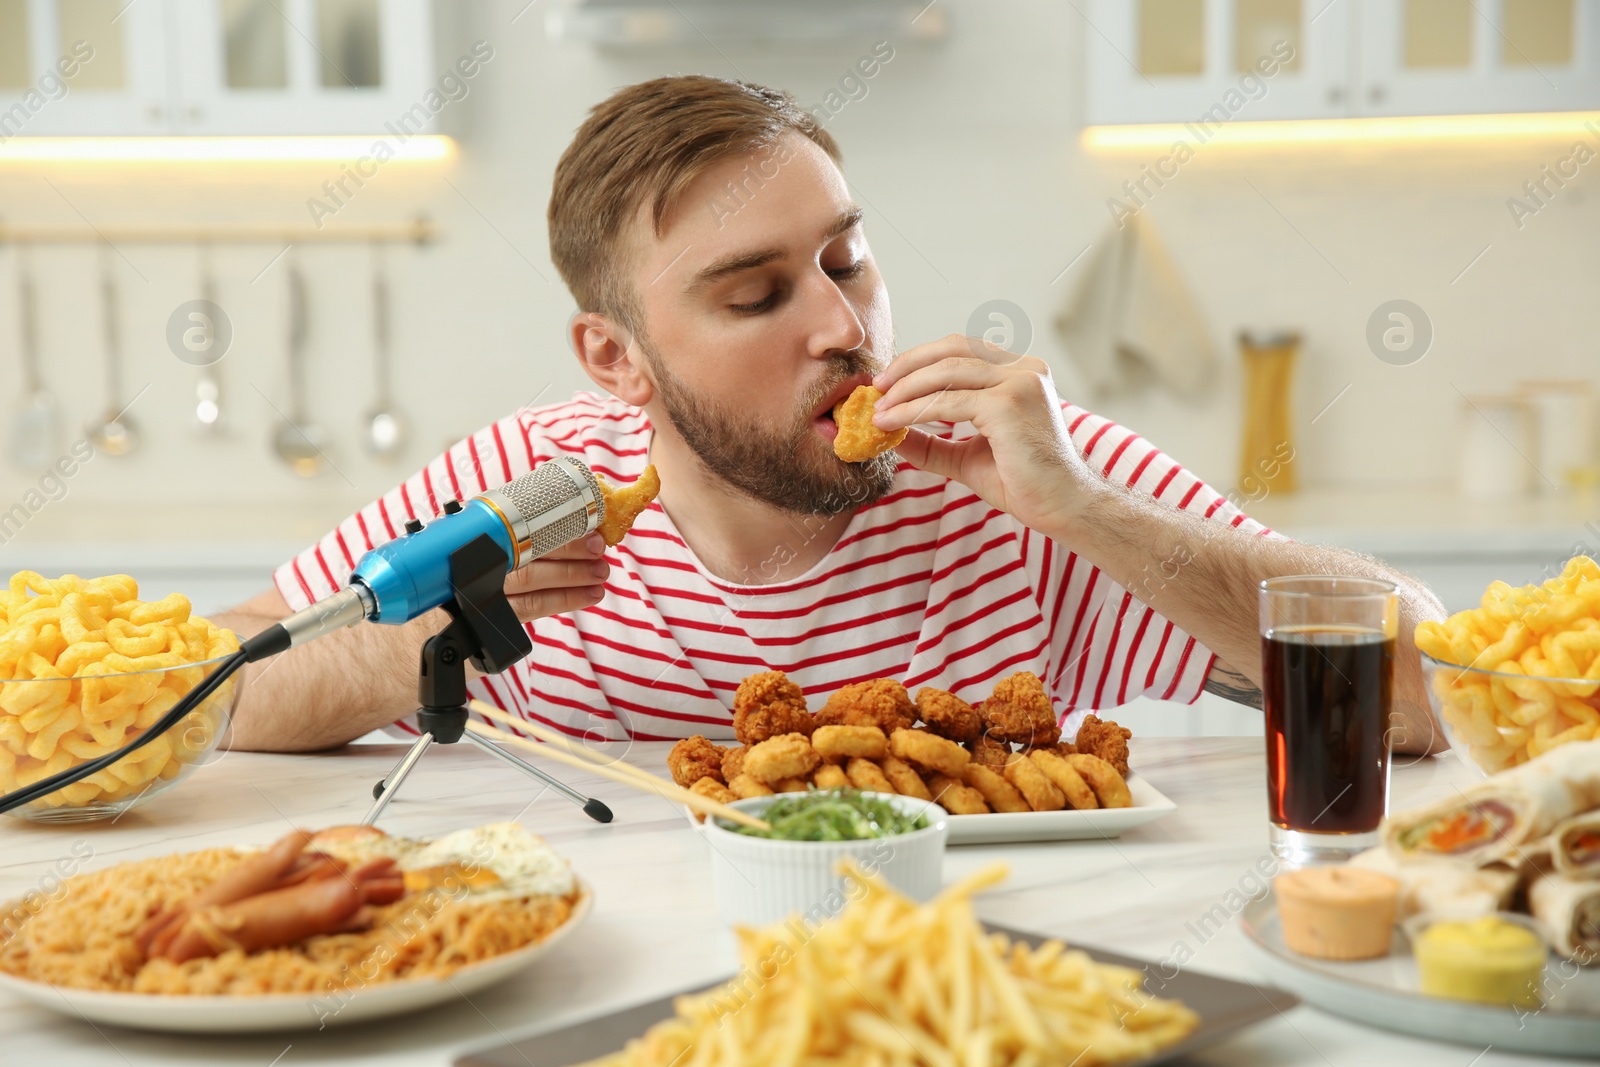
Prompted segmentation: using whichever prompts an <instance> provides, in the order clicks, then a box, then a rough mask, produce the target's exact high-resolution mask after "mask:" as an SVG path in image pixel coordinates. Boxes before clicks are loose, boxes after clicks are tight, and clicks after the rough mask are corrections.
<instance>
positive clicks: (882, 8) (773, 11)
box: [545, 0, 950, 48]
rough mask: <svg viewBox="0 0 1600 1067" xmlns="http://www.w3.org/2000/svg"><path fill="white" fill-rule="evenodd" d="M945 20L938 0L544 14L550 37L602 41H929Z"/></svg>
mask: <svg viewBox="0 0 1600 1067" xmlns="http://www.w3.org/2000/svg"><path fill="white" fill-rule="evenodd" d="M949 26H950V18H949V15H948V14H947V12H946V11H945V6H944V4H943V3H941V2H940V0H932V2H929V0H913V2H910V3H907V2H905V0H804V2H801V0H581V2H579V3H576V4H573V5H572V6H571V7H568V8H565V9H561V10H553V11H551V12H549V13H548V14H547V15H546V17H545V31H546V32H547V33H548V34H549V36H550V39H551V40H555V41H563V42H570V43H580V44H589V45H595V46H599V47H608V48H646V47H652V46H657V45H679V44H704V43H706V42H707V41H712V42H730V43H747V44H751V43H754V44H805V43H824V42H833V41H849V40H864V39H865V40H877V39H883V40H890V41H905V40H917V41H934V40H942V39H943V38H944V37H945V36H946V34H947V33H948V32H949Z"/></svg>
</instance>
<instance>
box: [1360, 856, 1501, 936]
mask: <svg viewBox="0 0 1600 1067" xmlns="http://www.w3.org/2000/svg"><path fill="white" fill-rule="evenodd" d="M1350 863H1351V865H1352V866H1356V867H1366V868H1367V869H1369V870H1374V871H1381V872H1382V873H1384V874H1387V875H1389V876H1390V877H1392V878H1394V879H1395V880H1397V881H1398V882H1399V883H1400V904H1399V909H1398V910H1397V911H1396V913H1395V915H1396V918H1399V919H1409V918H1410V917H1411V916H1413V915H1420V914H1422V913H1424V912H1427V913H1430V914H1433V915H1440V916H1444V917H1447V918H1451V919H1477V918H1480V917H1482V916H1484V915H1493V914H1494V913H1495V912H1497V911H1504V910H1506V909H1507V908H1508V907H1509V906H1510V904H1511V897H1512V895H1513V894H1514V893H1515V892H1516V889H1517V883H1518V881H1519V879H1518V876H1517V872H1515V871H1513V870H1511V869H1510V868H1508V867H1504V866H1502V865H1500V864H1492V865H1490V866H1488V867H1474V866H1473V865H1472V864H1470V863H1462V862H1457V863H1401V862H1400V861H1399V860H1396V859H1395V858H1394V856H1392V855H1391V854H1390V853H1389V852H1388V850H1386V849H1383V848H1369V849H1367V850H1366V851H1365V852H1361V853H1357V854H1356V855H1354V856H1352V857H1350Z"/></svg>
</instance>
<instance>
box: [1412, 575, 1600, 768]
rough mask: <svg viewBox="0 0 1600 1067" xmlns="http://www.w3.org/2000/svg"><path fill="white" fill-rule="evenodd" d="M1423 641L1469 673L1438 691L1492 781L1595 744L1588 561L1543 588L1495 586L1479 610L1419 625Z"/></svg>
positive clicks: (1597, 597)
mask: <svg viewBox="0 0 1600 1067" xmlns="http://www.w3.org/2000/svg"><path fill="white" fill-rule="evenodd" d="M1415 639H1416V644H1417V647H1418V648H1420V649H1421V650H1422V651H1424V652H1426V653H1427V654H1428V655H1430V656H1432V657H1433V658H1434V659H1436V660H1439V661H1440V662H1442V663H1448V664H1455V665H1457V666H1461V667H1466V668H1471V669H1469V670H1463V671H1449V670H1436V671H1434V672H1433V690H1434V695H1435V696H1437V697H1438V700H1439V708H1440V711H1441V713H1442V714H1443V717H1444V720H1445V723H1446V725H1448V726H1449V727H1450V729H1451V730H1452V732H1453V733H1454V734H1455V735H1456V736H1457V737H1458V738H1459V739H1461V740H1462V741H1464V742H1465V743H1466V745H1467V746H1468V748H1469V749H1470V751H1471V753H1472V757H1473V759H1474V760H1476V761H1477V763H1478V765H1479V766H1481V767H1482V768H1483V769H1484V770H1486V771H1488V772H1490V773H1491V774H1492V773H1495V772H1497V771H1501V770H1504V769H1505V768H1507V767H1512V766H1515V765H1517V764H1520V763H1526V762H1527V761H1528V760H1530V759H1533V758H1535V757H1536V756H1539V755H1542V754H1543V753H1545V752H1548V751H1549V750H1550V749H1552V748H1555V747H1556V746H1557V745H1562V744H1566V743H1567V742H1568V741H1587V740H1590V739H1592V738H1594V737H1596V736H1597V733H1596V731H1597V730H1600V698H1597V696H1596V693H1597V691H1600V564H1596V563H1595V561H1594V560H1593V559H1590V558H1589V557H1588V556H1574V557H1573V558H1572V559H1570V560H1568V561H1567V564H1566V566H1565V567H1564V568H1562V571H1561V573H1560V574H1559V575H1557V576H1556V577H1554V578H1552V579H1550V580H1549V581H1547V582H1544V583H1542V584H1535V585H1525V586H1522V587H1520V588H1513V587H1512V586H1510V585H1507V584H1506V583H1505V582H1495V583H1493V584H1492V585H1490V586H1489V588H1488V589H1487V590H1485V591H1484V594H1483V601H1482V603H1481V605H1480V606H1479V607H1476V608H1469V609H1468V610H1466V611H1458V612H1456V613H1455V614H1454V615H1452V616H1450V618H1448V619H1446V620H1445V621H1444V622H1434V621H1432V620H1429V621H1426V622H1422V623H1419V624H1418V625H1417V630H1416V635H1415ZM1475 671H1490V672H1494V674H1492V675H1491V674H1478V673H1474V672H1475ZM1554 679H1564V680H1562V681H1556V680H1554Z"/></svg>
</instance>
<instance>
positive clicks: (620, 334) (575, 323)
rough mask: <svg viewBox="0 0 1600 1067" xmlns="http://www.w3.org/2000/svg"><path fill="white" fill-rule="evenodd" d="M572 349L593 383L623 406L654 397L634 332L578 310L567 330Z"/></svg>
mask: <svg viewBox="0 0 1600 1067" xmlns="http://www.w3.org/2000/svg"><path fill="white" fill-rule="evenodd" d="M568 328H569V329H570V330H571V331H572V332H571V338H570V339H571V341H572V350H573V351H574V352H576V353H577V355H578V362H579V363H581V364H583V369H584V372H585V373H587V374H588V375H589V377H590V378H591V379H593V381H594V383H595V384H596V385H598V386H600V388H602V389H604V390H605V391H606V392H608V393H610V394H611V395H612V396H614V397H616V398H617V399H618V400H621V401H622V402H623V403H625V404H632V405H633V406H634V407H643V406H644V405H645V404H647V403H648V402H649V401H650V398H651V397H652V396H654V395H655V386H654V384H653V383H652V382H651V381H650V378H649V376H648V375H646V374H645V371H644V352H643V351H641V350H640V348H639V346H638V344H636V343H635V341H634V336H633V331H631V330H629V329H628V328H627V327H626V326H624V325H622V324H621V323H620V322H617V321H615V320H613V319H611V318H608V317H607V316H605V315H601V314H599V313H597V312H592V311H580V312H578V313H577V314H576V315H574V316H572V322H571V323H570V325H569V327H568Z"/></svg>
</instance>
